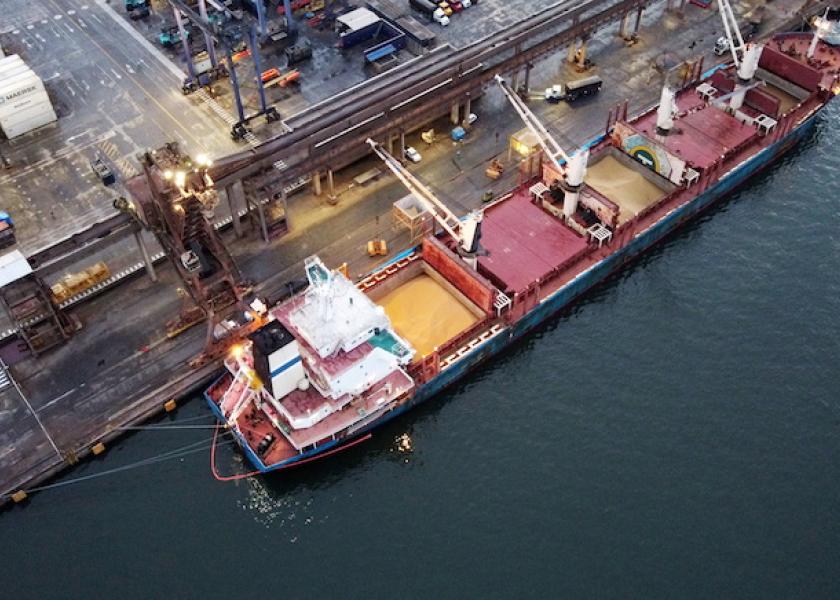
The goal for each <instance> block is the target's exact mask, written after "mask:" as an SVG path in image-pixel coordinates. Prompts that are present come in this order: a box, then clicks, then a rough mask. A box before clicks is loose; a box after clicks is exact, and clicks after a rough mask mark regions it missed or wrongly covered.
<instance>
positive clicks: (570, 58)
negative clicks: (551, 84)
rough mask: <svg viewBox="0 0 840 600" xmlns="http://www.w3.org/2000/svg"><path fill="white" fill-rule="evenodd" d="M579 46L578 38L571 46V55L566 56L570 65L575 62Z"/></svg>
mask: <svg viewBox="0 0 840 600" xmlns="http://www.w3.org/2000/svg"><path fill="white" fill-rule="evenodd" d="M577 45H578V41H577V38H575V39H574V40H572V43H571V44H569V53H568V55H567V56H566V60H567V61H568V62H570V63H573V62H575V53H576V52H577Z"/></svg>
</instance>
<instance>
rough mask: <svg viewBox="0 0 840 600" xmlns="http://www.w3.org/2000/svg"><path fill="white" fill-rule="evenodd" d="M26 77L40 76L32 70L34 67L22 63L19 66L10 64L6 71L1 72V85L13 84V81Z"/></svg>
mask: <svg viewBox="0 0 840 600" xmlns="http://www.w3.org/2000/svg"><path fill="white" fill-rule="evenodd" d="M26 77H30V78H32V77H35V78H37V77H38V76H37V75H35V73H33V72H32V69H30V68H29V67H27V66H26V65H24V64H22V63H21V64H19V65H17V66H15V65H9V67H8V68H7V69H6V70H5V71H3V72H2V73H0V87H6V86H7V85H11V83H12V82H13V81H15V80H18V79H22V78H26Z"/></svg>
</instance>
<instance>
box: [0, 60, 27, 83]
mask: <svg viewBox="0 0 840 600" xmlns="http://www.w3.org/2000/svg"><path fill="white" fill-rule="evenodd" d="M20 73H32V69H30V68H29V67H28V66H27V65H25V64H24V63H23V61H20V60H19V61H16V62H11V63H8V64H5V65H0V82H2V81H5V80H6V79H8V78H9V77H12V76H14V75H18V74H20Z"/></svg>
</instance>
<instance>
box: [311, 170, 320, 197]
mask: <svg viewBox="0 0 840 600" xmlns="http://www.w3.org/2000/svg"><path fill="white" fill-rule="evenodd" d="M312 189H313V190H314V192H315V195H316V196H320V195H321V172H320V171H315V174H314V175H313V176H312Z"/></svg>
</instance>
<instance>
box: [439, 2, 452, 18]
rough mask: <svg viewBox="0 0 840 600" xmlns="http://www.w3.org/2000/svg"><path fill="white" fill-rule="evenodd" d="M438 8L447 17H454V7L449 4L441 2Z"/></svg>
mask: <svg viewBox="0 0 840 600" xmlns="http://www.w3.org/2000/svg"><path fill="white" fill-rule="evenodd" d="M438 8H439V9H440V10H442V11H443V14H445V15H446V16H447V17H451V16H452V12H453V11H452V7H451V6H450V5H449V2H439V3H438Z"/></svg>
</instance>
